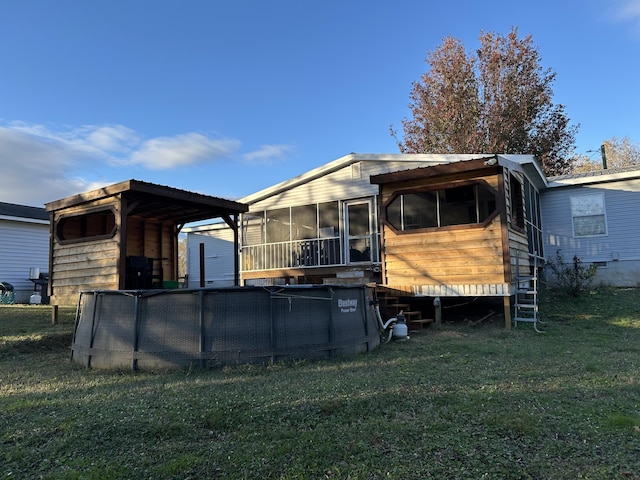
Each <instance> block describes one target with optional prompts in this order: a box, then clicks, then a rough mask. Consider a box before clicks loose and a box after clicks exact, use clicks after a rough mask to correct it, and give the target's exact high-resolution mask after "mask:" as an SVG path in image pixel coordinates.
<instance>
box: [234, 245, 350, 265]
mask: <svg viewBox="0 0 640 480" xmlns="http://www.w3.org/2000/svg"><path fill="white" fill-rule="evenodd" d="M343 263H344V262H343V259H342V252H341V248H340V237H331V238H314V239H307V240H294V241H290V242H275V243H263V244H260V245H245V246H243V247H242V271H245V272H247V271H252V270H272V269H278V268H295V267H318V266H327V265H341V264H343Z"/></svg>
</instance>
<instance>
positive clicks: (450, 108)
mask: <svg viewBox="0 0 640 480" xmlns="http://www.w3.org/2000/svg"><path fill="white" fill-rule="evenodd" d="M425 61H426V63H427V64H428V65H429V70H428V72H427V73H425V74H423V75H422V77H421V80H420V81H418V82H414V83H413V84H412V90H411V94H410V104H409V107H410V109H411V111H412V113H413V117H412V118H405V119H404V120H403V121H402V127H403V131H404V138H403V139H398V135H397V132H396V130H395V129H394V128H393V126H392V127H391V134H392V135H393V136H394V138H395V139H396V141H397V143H398V147H399V148H400V151H401V152H403V153H507V154H508V153H511V154H532V155H535V156H536V158H537V159H538V161H539V162H540V164H541V166H542V168H543V170H544V172H545V173H546V174H547V175H559V174H562V173H566V172H568V171H569V170H570V169H571V163H572V160H571V158H572V152H573V149H574V144H575V134H576V131H577V127H574V126H570V125H569V118H568V117H567V116H566V114H565V112H564V106H563V105H556V104H554V103H553V101H552V97H553V91H552V84H553V81H554V80H555V73H553V72H552V71H551V70H550V69H548V70H543V69H542V67H541V64H540V63H541V62H540V54H539V53H538V50H537V48H536V47H535V45H534V44H533V40H532V37H531V35H528V36H526V37H525V38H523V39H521V38H519V37H518V30H517V28H513V29H512V30H511V32H510V33H509V34H508V35H507V36H506V37H505V36H500V35H497V34H494V33H481V35H480V48H478V50H477V51H476V52H475V54H468V53H467V52H466V50H465V48H464V45H463V44H462V43H461V42H460V40H458V39H455V38H451V37H449V38H445V39H444V41H443V43H442V45H441V46H440V47H438V48H437V49H436V50H434V51H432V52H430V53H429V54H428V57H427V59H426V60H425Z"/></svg>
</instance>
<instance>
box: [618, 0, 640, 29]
mask: <svg viewBox="0 0 640 480" xmlns="http://www.w3.org/2000/svg"><path fill="white" fill-rule="evenodd" d="M613 9H614V13H613V16H614V18H615V19H616V20H618V21H620V22H624V23H629V24H631V25H632V26H633V28H634V30H635V33H636V34H640V0H622V1H619V2H617V3H616V4H615V6H614V7H613Z"/></svg>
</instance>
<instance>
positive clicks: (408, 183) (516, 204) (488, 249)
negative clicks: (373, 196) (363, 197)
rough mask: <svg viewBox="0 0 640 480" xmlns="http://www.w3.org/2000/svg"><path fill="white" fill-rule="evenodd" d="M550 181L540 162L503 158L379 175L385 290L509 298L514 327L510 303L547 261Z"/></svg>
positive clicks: (375, 181)
mask: <svg viewBox="0 0 640 480" xmlns="http://www.w3.org/2000/svg"><path fill="white" fill-rule="evenodd" d="M523 165H528V166H529V167H530V168H531V169H532V172H531V173H533V175H528V174H527V172H526V171H525V168H523ZM544 182H545V178H544V175H543V174H542V173H541V171H539V168H537V165H536V164H535V162H531V163H528V164H526V163H522V162H519V163H516V162H511V161H509V159H508V158H506V157H504V156H496V155H494V156H488V157H486V158H481V159H473V160H468V161H460V162H454V163H448V164H441V165H434V166H428V167H423V168H416V169H412V170H404V171H398V172H391V173H385V174H380V175H374V176H372V177H371V183H373V184H377V185H379V189H380V212H379V218H380V223H381V240H380V243H381V258H382V277H383V278H382V284H383V285H384V286H385V287H387V288H389V289H392V290H393V291H396V292H399V293H400V294H405V295H408V296H428V297H435V298H438V297H452V296H457V297H480V296H485V297H503V298H504V304H505V317H506V323H507V326H509V325H510V323H511V314H510V311H511V308H510V307H511V304H510V299H511V297H512V296H514V295H516V293H517V291H518V285H519V282H520V279H524V278H529V277H530V276H531V275H532V274H533V273H535V272H533V271H532V269H533V266H534V263H535V259H536V258H538V257H539V256H541V255H542V236H541V225H540V223H541V222H540V213H539V193H538V188H539V187H541V186H543V185H544ZM529 290H530V289H529ZM516 315H517V313H516Z"/></svg>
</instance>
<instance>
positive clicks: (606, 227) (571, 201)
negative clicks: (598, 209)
mask: <svg viewBox="0 0 640 480" xmlns="http://www.w3.org/2000/svg"><path fill="white" fill-rule="evenodd" d="M587 197H593V198H595V197H599V198H600V200H601V206H602V213H598V214H595V215H594V214H589V215H575V214H574V199H575V200H577V199H584V198H587ZM569 212H570V214H571V230H572V233H573V238H591V237H607V236H608V235H609V223H608V220H607V204H606V202H605V198H604V192H593V193H586V194H579V195H571V196H569ZM595 216H602V219H603V223H604V233H593V234H586V235H579V234H577V233H576V223H575V219H576V218H581V217H595Z"/></svg>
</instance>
